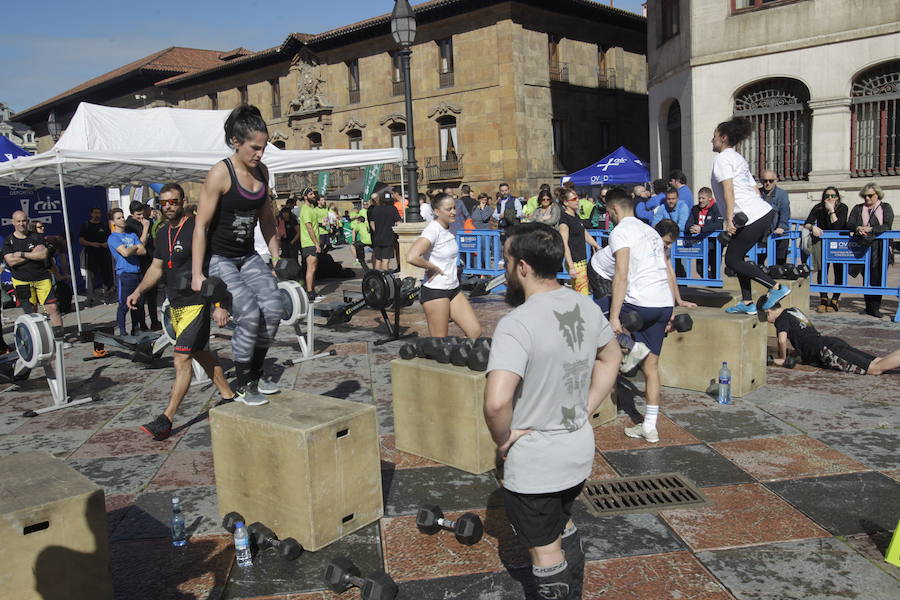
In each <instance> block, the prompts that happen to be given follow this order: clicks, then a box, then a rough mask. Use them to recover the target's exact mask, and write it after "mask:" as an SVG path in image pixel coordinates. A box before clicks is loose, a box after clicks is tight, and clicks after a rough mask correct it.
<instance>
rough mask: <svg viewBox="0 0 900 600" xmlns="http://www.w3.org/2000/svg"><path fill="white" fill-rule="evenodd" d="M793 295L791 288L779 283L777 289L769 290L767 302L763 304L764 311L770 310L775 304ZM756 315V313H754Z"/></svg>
mask: <svg viewBox="0 0 900 600" xmlns="http://www.w3.org/2000/svg"><path fill="white" fill-rule="evenodd" d="M790 293H791V288H789V287H788V286H786V285H784V284H783V283H779V284H778V287H777V288H772V289H771V290H769V293H768V294H766V301H765V302H763V305H762V307H763V310H769V309H770V308H772V307H773V306H775V304H777V303H778V302H779V301H780V300H781V299H782V298H784V297H785V296H787V295H788V294H790ZM753 312H754V313H755V312H756V311H753Z"/></svg>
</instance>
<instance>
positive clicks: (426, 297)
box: [419, 285, 459, 304]
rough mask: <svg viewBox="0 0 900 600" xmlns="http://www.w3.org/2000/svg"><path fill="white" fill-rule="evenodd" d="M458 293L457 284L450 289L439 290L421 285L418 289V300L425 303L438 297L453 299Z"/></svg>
mask: <svg viewBox="0 0 900 600" xmlns="http://www.w3.org/2000/svg"><path fill="white" fill-rule="evenodd" d="M458 293H459V286H456V287H455V288H453V289H452V290H440V289H437V288H430V287H427V286H424V285H423V286H422V287H421V288H420V289H419V302H421V303H422V304H425V303H426V302H430V301H431V300H438V299H440V298H446V299H447V300H453V299H454V298H456V295H457V294H458Z"/></svg>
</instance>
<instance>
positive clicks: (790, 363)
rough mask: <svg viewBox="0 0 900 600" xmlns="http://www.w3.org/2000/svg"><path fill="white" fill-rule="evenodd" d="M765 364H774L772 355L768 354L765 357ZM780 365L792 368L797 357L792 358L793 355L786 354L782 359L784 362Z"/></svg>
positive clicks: (795, 363) (795, 364)
mask: <svg viewBox="0 0 900 600" xmlns="http://www.w3.org/2000/svg"><path fill="white" fill-rule="evenodd" d="M766 364H767V365H768V366H770V367H771V366H772V365H774V364H775V357H774V356H772V355H771V354H770V355H768V356H767V357H766ZM781 366H782V367H784V368H785V369H793V368H794V367H796V366H797V359H796V358H794V357H793V356H791V355H790V354H789V355H788V356H787V358H785V359H784V364H783V365H781Z"/></svg>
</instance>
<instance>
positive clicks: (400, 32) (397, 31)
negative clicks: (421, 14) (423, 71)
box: [391, 0, 416, 48]
mask: <svg viewBox="0 0 900 600" xmlns="http://www.w3.org/2000/svg"><path fill="white" fill-rule="evenodd" d="M391 34H393V36H394V41H395V42H397V44H399V45H400V46H401V47H403V48H409V47H410V46H412V43H413V42H414V41H415V39H416V15H415V13H413V9H412V7H411V6H410V5H409V0H395V1H394V12H393V13H391Z"/></svg>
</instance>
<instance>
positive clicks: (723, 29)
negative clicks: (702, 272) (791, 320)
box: [648, 0, 900, 218]
mask: <svg viewBox="0 0 900 600" xmlns="http://www.w3.org/2000/svg"><path fill="white" fill-rule="evenodd" d="M664 3H665V2H664V0H651V1H650V2H649V6H648V32H649V34H648V63H649V105H650V108H649V113H650V155H651V162H652V173H653V175H654V177H657V176H660V175H662V176H665V175H666V172H667V170H668V169H669V168H670V167H678V166H680V167H681V168H682V170H684V171H685V173H687V175H688V179H689V181H688V183H689V185H691V187H692V188H693V189H694V190H696V189H697V188H698V187H700V186H704V185H709V177H710V166H711V164H712V159H713V153H712V148H711V144H710V138H711V137H712V132H713V130H714V129H715V127H716V125H717V124H718V123H719V122H721V121H724V120H726V119H728V118H730V117H731V116H732V114H733V111H734V108H735V98H736V96H737V95H738V94H740V93H741V91H742V90H744V89H746V88H747V86H748V85H750V84H754V83H757V82H762V81H765V80H771V79H772V78H786V79H790V80H792V81H793V80H795V81H797V82H799V84H802V85H801V87H803V86H805V89H806V90H808V95H809V98H808V101H807V102H806V108H807V109H808V111H809V113H810V114H811V133H810V143H809V149H810V156H809V169H808V173H807V174H806V175H805V176H804V177H802V178H798V179H797V180H795V181H784V182H781V183H779V185H780V186H781V187H782V188H784V189H786V190H788V192H789V193H790V196H791V201H792V202H791V209H792V213H793V216H794V217H796V218H805V217H806V216H807V214H808V212H809V210H810V208H811V207H812V205H813V204H814V203H816V202H818V201H819V200H820V199H821V192H822V190H823V189H824V188H825V187H826V186H829V185H834V186H836V187H838V189H840V190H841V192H842V195H843V196H844V198H845V201H847V202H849V203H850V204H855V203H856V202H858V201H859V199H858V198H857V197H856V192H857V191H858V190H859V189H860V188H861V187H862V185H863V184H864V183H865V182H867V181H870V180H873V179H874V180H877V181H878V182H879V184H880V185H881V186H882V187H884V188H885V189H888V190H898V189H900V177H898V176H890V175H887V176H876V177H869V176H865V177H856V176H853V177H851V170H850V168H851V144H852V141H851V137H852V131H851V120H852V119H851V84H852V83H853V81H854V80H855V78H857V77H858V76H859V75H860V74H861V73H862V72H864V71H866V70H867V69H870V68H872V67H875V66H878V65H885V64H889V63H890V62H891V61H896V60H897V57H898V56H900V4H897V3H896V2H881V1H879V0H861V1H859V2H854V3H847V2H844V1H843V0H815V1H812V0H799V1H785V2H778V3H771V4H766V5H762V6H761V8H758V9H756V10H752V9H751V10H746V11H737V12H734V13H733V12H732V9H731V4H732V3H729V2H721V1H720V0H681V1H680V4H679V5H680V14H679V15H678V17H677V22H678V25H679V26H678V33H677V34H676V35H674V36H673V37H671V38H670V39H668V40H666V41H662V39H661V33H660V32H661V31H662V25H663V24H662V21H661V19H662V14H663V11H662V7H663V4H664ZM738 4H739V5H740V4H741V2H738ZM675 101H677V102H678V105H679V107H680V115H681V127H680V132H681V136H680V146H681V155H682V161H681V162H682V164H681V165H674V164H671V157H670V156H669V154H670V139H669V135H670V134H669V130H668V128H667V116H668V114H669V109H670V107H672V105H673V102H675ZM676 143H677V142H676Z"/></svg>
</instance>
